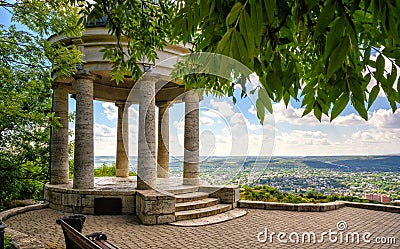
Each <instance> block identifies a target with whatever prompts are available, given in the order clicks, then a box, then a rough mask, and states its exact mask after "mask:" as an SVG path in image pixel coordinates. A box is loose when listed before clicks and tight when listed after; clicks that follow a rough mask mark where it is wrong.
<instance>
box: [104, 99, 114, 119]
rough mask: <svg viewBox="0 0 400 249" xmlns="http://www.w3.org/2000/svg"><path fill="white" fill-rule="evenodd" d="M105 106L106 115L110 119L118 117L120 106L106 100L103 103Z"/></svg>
mask: <svg viewBox="0 0 400 249" xmlns="http://www.w3.org/2000/svg"><path fill="white" fill-rule="evenodd" d="M101 106H102V107H103V108H104V111H103V113H104V114H105V115H106V117H107V119H108V120H114V119H117V118H118V107H117V106H115V104H114V103H111V102H104V103H103V104H102V105H101Z"/></svg>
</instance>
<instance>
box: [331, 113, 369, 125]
mask: <svg viewBox="0 0 400 249" xmlns="http://www.w3.org/2000/svg"><path fill="white" fill-rule="evenodd" d="M332 124H333V125H337V126H354V125H368V123H367V121H365V120H364V119H363V118H362V117H360V116H359V115H357V114H355V113H351V114H349V115H346V116H338V117H337V118H335V119H334V120H333V121H332Z"/></svg>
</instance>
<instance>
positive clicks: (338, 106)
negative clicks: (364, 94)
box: [331, 93, 350, 122]
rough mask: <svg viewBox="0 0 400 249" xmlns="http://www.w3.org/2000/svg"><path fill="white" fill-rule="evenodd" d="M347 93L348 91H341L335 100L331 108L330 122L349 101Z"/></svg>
mask: <svg viewBox="0 0 400 249" xmlns="http://www.w3.org/2000/svg"><path fill="white" fill-rule="evenodd" d="M349 98H350V96H349V94H348V93H343V94H342V96H340V97H339V99H338V100H337V101H336V103H335V104H334V106H333V108H332V112H331V122H332V120H334V119H335V118H336V117H337V116H339V114H340V113H342V111H343V110H344V108H346V106H347V104H348V103H349Z"/></svg>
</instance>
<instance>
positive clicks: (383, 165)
mask: <svg viewBox="0 0 400 249" xmlns="http://www.w3.org/2000/svg"><path fill="white" fill-rule="evenodd" d="M182 160H183V158H182V157H175V158H171V159H170V171H171V176H177V177H179V176H182V169H183V161H182ZM114 162H115V157H113V156H97V157H96V158H95V164H96V167H100V166H101V165H102V164H104V163H105V164H108V165H111V164H112V163H114ZM136 162H137V158H136V157H134V156H132V157H130V163H131V166H130V169H131V171H134V172H136ZM200 171H201V178H202V180H203V181H205V182H208V183H210V184H229V183H235V184H239V185H241V186H242V185H249V186H257V185H270V186H272V187H275V188H277V189H279V190H280V191H283V192H290V193H306V192H307V191H315V192H321V193H322V194H325V195H331V194H339V195H344V196H346V195H348V196H356V197H359V198H365V199H369V200H374V201H379V202H383V203H388V202H400V156H312V157H271V158H270V157H255V156H248V157H244V156H227V157H208V158H201V163H200Z"/></svg>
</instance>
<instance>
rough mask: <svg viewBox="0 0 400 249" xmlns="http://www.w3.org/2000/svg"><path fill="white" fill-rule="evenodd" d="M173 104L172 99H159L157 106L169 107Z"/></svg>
mask: <svg viewBox="0 0 400 249" xmlns="http://www.w3.org/2000/svg"><path fill="white" fill-rule="evenodd" d="M171 105H172V101H157V102H156V106H157V107H169V106H171Z"/></svg>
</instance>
